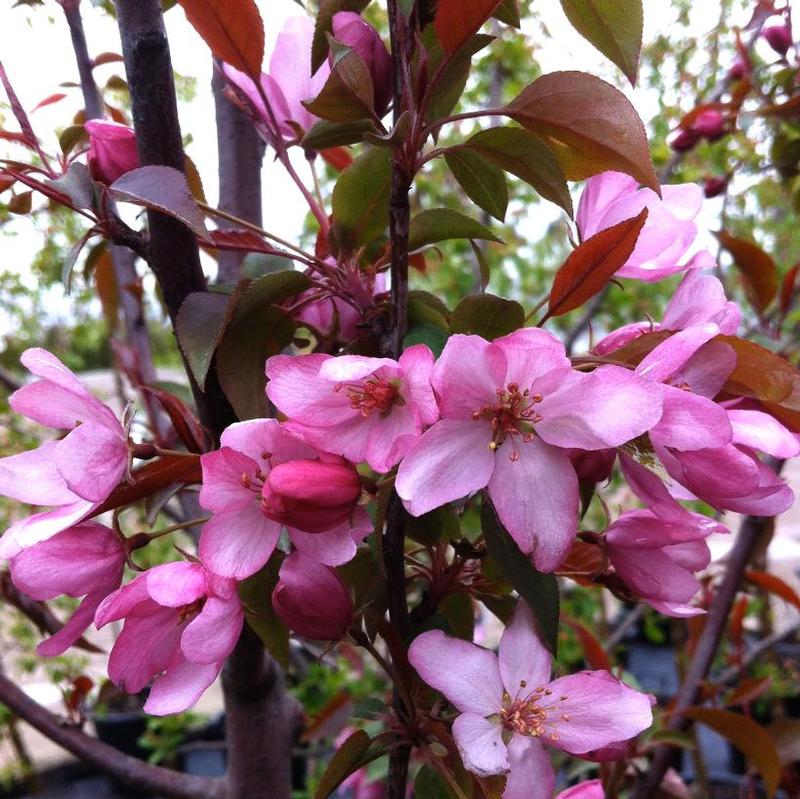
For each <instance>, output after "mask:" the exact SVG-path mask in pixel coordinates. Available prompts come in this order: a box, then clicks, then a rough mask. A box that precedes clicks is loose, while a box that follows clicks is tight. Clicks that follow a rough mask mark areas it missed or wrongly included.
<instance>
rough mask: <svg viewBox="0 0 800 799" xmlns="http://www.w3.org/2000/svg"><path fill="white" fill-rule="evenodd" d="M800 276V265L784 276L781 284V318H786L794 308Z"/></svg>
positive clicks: (796, 265) (797, 264)
mask: <svg viewBox="0 0 800 799" xmlns="http://www.w3.org/2000/svg"><path fill="white" fill-rule="evenodd" d="M798 274H800V263H796V264H795V265H794V266H793V267H792V268H791V269H790V270H789V271H788V272H787V273H786V274H785V275H784V276H783V281H782V282H781V296H780V309H781V316H786V314H788V313H789V311H790V310H791V308H792V300H793V298H794V292H795V288H796V286H797V276H798Z"/></svg>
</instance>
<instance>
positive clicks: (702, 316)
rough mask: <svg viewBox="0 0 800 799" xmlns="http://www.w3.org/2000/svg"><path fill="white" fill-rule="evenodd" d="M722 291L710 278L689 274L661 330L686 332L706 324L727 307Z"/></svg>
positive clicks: (674, 299)
mask: <svg viewBox="0 0 800 799" xmlns="http://www.w3.org/2000/svg"><path fill="white" fill-rule="evenodd" d="M727 302H728V299H727V297H726V296H725V289H724V288H723V287H722V283H720V282H719V280H717V278H715V277H714V276H713V275H709V274H705V273H703V272H700V271H698V270H692V271H691V272H688V273H687V274H686V275H685V277H684V278H683V280H681V282H680V285H679V286H678V288H677V289H676V291H675V293H674V294H673V295H672V298H671V299H670V301H669V303H668V304H667V308H666V310H665V311H664V319H663V321H662V323H661V324H662V327H664V328H665V329H667V330H685V329H686V328H688V327H692V326H693V325H699V324H702V323H703V322H708V321H710V320H711V317H712V316H713V315H714V314H716V313H718V312H719V311H721V310H722V309H723V308H724V307H725V305H726V304H727Z"/></svg>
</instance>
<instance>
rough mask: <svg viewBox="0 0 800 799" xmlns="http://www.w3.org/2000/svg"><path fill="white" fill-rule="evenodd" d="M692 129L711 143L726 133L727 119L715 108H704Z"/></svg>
mask: <svg viewBox="0 0 800 799" xmlns="http://www.w3.org/2000/svg"><path fill="white" fill-rule="evenodd" d="M691 129H692V130H693V131H694V132H695V133H697V134H699V135H700V136H703V137H705V138H706V139H708V140H709V141H714V140H715V139H718V138H719V137H720V136H722V135H723V134H724V133H725V117H724V116H722V113H721V112H720V111H717V110H716V109H715V108H704V109H703V110H702V111H700V113H699V114H697V116H696V117H695V118H694V120H693V121H692V125H691Z"/></svg>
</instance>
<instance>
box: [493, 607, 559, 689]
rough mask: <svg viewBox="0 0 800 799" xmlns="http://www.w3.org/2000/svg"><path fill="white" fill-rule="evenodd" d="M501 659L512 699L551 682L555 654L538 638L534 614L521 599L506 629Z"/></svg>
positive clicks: (501, 645) (505, 680)
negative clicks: (553, 655)
mask: <svg viewBox="0 0 800 799" xmlns="http://www.w3.org/2000/svg"><path fill="white" fill-rule="evenodd" d="M498 659H499V662H500V677H501V678H502V680H503V686H504V687H505V689H506V691H507V692H508V695H509V696H510V697H511V698H512V699H516V698H517V697H524V696H526V695H527V694H529V693H530V692H531V691H533V690H535V689H536V688H537V687H538V686H540V685H544V684H545V683H548V682H550V672H551V670H552V655H551V654H550V652H549V651H548V650H547V649H546V648H545V646H544V645H543V644H542V642H541V641H540V640H539V636H538V635H537V634H536V625H535V623H534V620H533V614H532V613H531V611H530V608H528V606H527V605H526V604H525V602H524V600H522V599H520V600H518V601H517V607H516V609H515V610H514V617H513V619H512V620H511V623H510V624H509V625H508V626H507V627H506V629H505V630H504V631H503V636H502V638H501V639H500V650H499V652H498Z"/></svg>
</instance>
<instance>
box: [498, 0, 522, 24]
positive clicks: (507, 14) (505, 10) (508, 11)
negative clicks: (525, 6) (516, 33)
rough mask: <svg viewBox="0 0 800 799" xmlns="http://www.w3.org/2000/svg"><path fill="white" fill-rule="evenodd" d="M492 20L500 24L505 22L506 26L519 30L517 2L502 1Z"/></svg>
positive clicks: (515, 0)
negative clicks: (496, 20) (498, 21)
mask: <svg viewBox="0 0 800 799" xmlns="http://www.w3.org/2000/svg"><path fill="white" fill-rule="evenodd" d="M494 18H495V19H498V20H500V22H505V24H506V25H511V26H512V27H514V28H519V26H520V24H521V22H522V20H521V19H520V12H519V0H502V2H501V3H500V5H499V6H497V9H496V10H495V12H494Z"/></svg>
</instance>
